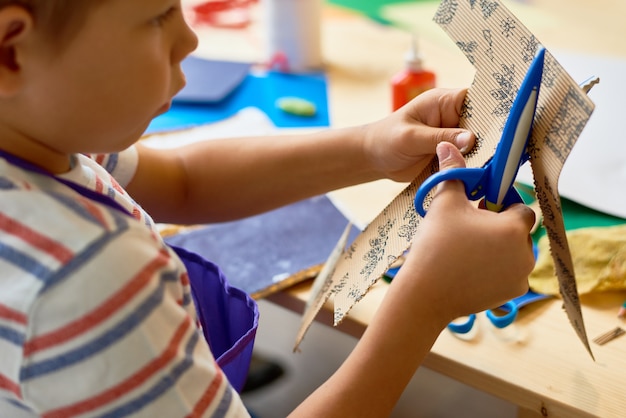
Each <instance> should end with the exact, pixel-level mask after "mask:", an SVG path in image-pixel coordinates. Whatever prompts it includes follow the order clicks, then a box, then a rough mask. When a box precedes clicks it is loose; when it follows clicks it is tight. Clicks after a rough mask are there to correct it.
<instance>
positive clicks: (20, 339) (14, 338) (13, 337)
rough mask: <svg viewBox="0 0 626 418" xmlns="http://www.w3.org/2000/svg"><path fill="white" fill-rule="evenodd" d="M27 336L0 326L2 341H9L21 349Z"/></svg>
mask: <svg viewBox="0 0 626 418" xmlns="http://www.w3.org/2000/svg"><path fill="white" fill-rule="evenodd" d="M25 338H26V337H25V335H24V333H22V332H19V331H16V330H14V329H13V328H9V327H3V326H0V339H2V340H5V341H8V342H10V343H12V344H15V345H17V346H18V347H21V346H23V345H24V339H25Z"/></svg>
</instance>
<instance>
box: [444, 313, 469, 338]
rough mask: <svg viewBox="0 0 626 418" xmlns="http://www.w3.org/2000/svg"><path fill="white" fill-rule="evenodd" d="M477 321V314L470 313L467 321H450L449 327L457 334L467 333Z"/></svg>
mask: <svg viewBox="0 0 626 418" xmlns="http://www.w3.org/2000/svg"><path fill="white" fill-rule="evenodd" d="M475 321H476V314H469V315H468V316H467V321H465V322H462V323H459V322H450V323H449V324H448V329H449V330H450V331H452V332H454V333H455V334H467V333H468V332H470V331H471V329H472V327H473V326H474V322H475Z"/></svg>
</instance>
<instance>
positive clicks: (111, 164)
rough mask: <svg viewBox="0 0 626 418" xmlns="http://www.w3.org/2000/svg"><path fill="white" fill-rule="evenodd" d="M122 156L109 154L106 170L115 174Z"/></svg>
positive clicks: (106, 160)
mask: <svg viewBox="0 0 626 418" xmlns="http://www.w3.org/2000/svg"><path fill="white" fill-rule="evenodd" d="M119 160H120V156H119V154H107V156H106V159H105V161H104V162H105V163H106V164H105V165H104V169H105V170H106V171H108V172H109V174H111V173H113V170H115V169H116V168H117V165H118V163H119Z"/></svg>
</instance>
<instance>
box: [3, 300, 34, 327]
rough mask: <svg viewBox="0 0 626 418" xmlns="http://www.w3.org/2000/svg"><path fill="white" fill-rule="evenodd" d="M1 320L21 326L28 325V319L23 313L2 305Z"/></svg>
mask: <svg viewBox="0 0 626 418" xmlns="http://www.w3.org/2000/svg"><path fill="white" fill-rule="evenodd" d="M0 318H3V319H6V320H8V321H11V322H15V323H18V324H20V325H26V323H27V322H28V318H27V317H26V315H24V314H23V313H22V312H19V311H16V310H15V309H11V308H9V307H8V306H6V305H3V304H1V303H0Z"/></svg>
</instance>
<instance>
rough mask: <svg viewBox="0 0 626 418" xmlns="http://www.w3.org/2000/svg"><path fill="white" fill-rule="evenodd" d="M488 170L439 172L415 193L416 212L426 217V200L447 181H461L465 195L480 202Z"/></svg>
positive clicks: (469, 169)
mask: <svg viewBox="0 0 626 418" xmlns="http://www.w3.org/2000/svg"><path fill="white" fill-rule="evenodd" d="M486 173H487V170H485V168H452V169H450V170H444V171H439V172H437V173H435V174H433V175H432V176H430V177H428V178H427V179H426V180H425V181H424V182H423V183H422V184H421V186H420V187H419V189H417V193H415V200H414V204H415V210H416V211H417V213H418V214H419V215H420V216H421V217H424V216H426V210H425V209H424V200H426V196H428V193H429V192H430V191H431V190H432V189H433V188H434V187H435V186H437V185H438V184H439V183H441V182H442V181H446V180H460V181H462V182H463V184H464V185H465V195H466V196H467V198H468V199H470V200H478V199H480V198H481V197H483V196H484V195H485V191H484V188H483V187H482V185H481V181H482V179H483V178H484V177H485V174H486Z"/></svg>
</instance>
